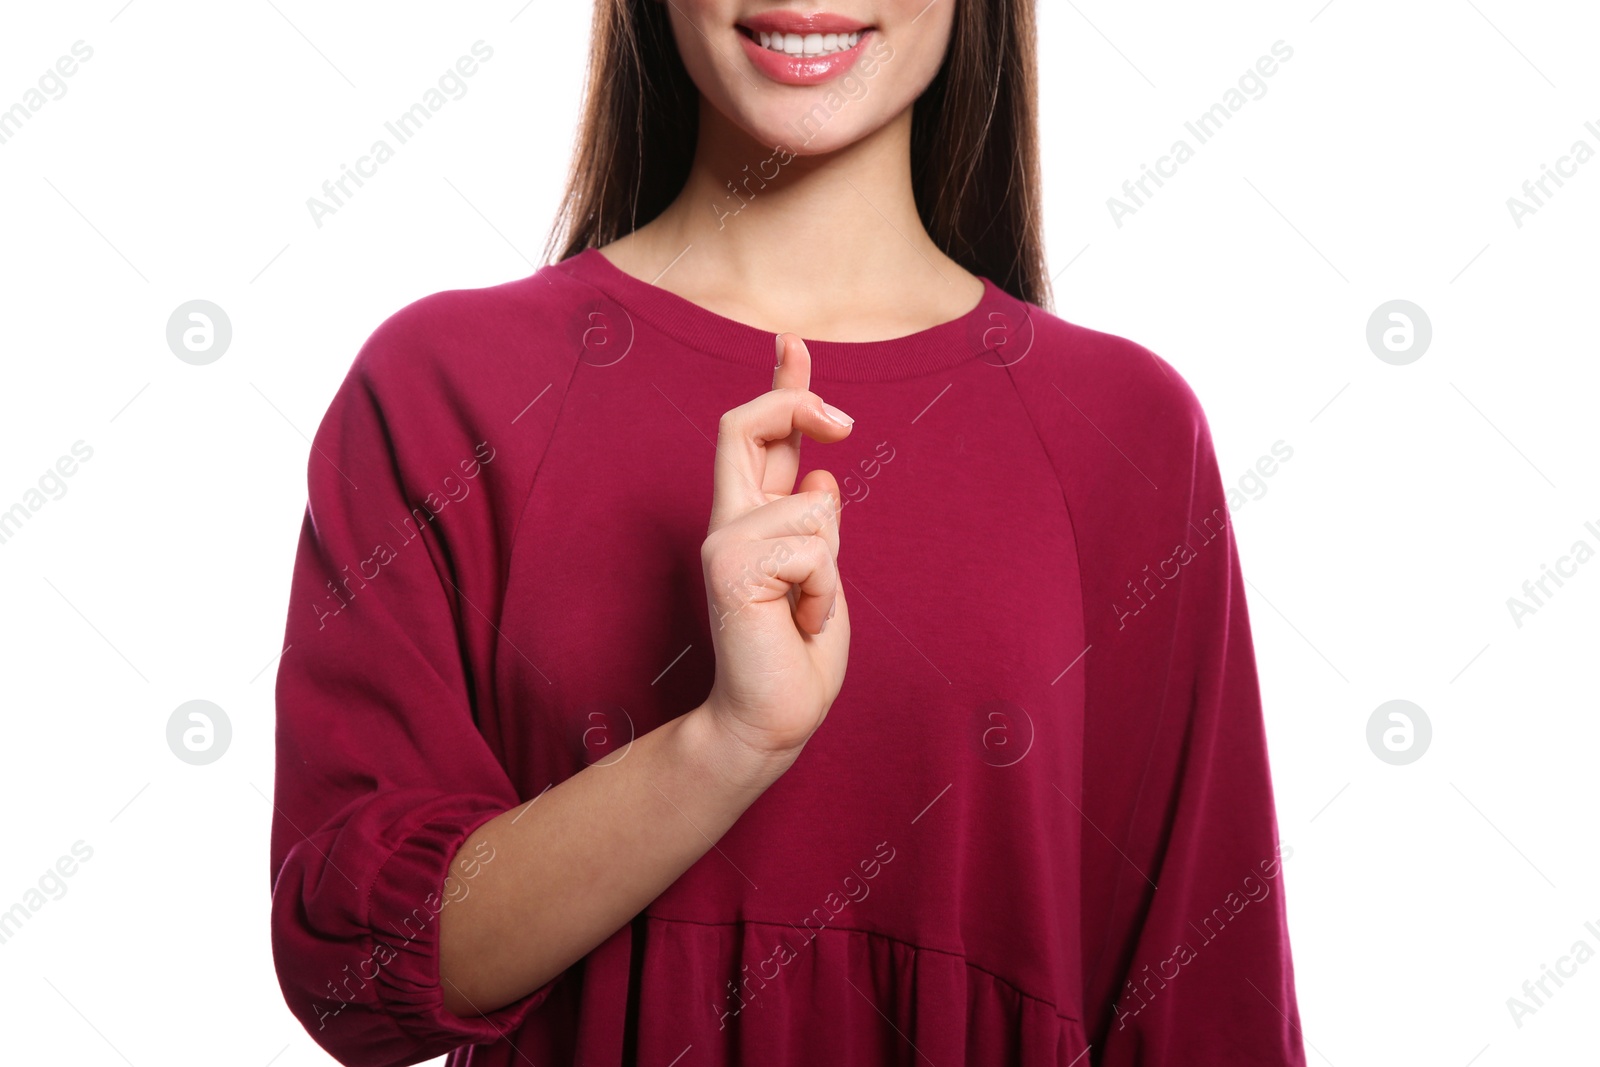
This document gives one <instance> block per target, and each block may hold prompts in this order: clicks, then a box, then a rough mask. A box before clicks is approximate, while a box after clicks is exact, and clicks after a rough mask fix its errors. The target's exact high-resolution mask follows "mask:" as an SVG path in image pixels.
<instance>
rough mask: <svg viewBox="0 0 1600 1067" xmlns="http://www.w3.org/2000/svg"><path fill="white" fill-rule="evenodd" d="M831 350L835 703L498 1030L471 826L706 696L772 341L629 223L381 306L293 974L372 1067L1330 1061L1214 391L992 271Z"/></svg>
mask: <svg viewBox="0 0 1600 1067" xmlns="http://www.w3.org/2000/svg"><path fill="white" fill-rule="evenodd" d="M807 345H808V346H809V348H810V351H811V358H812V389H813V391H815V392H817V393H818V394H820V395H821V396H822V397H823V399H825V400H827V401H829V402H830V403H832V404H834V405H836V406H838V407H840V408H843V409H844V410H845V411H847V412H849V413H850V414H851V415H852V416H854V418H855V429H854V432H853V433H852V434H851V435H850V437H849V438H848V439H847V440H845V441H843V442H840V443H837V444H832V445H822V444H819V443H817V442H815V441H810V440H807V441H806V442H805V443H804V445H803V446H802V448H801V461H800V473H801V475H804V474H805V472H806V471H808V470H811V469H813V468H817V467H822V468H825V469H827V470H830V471H832V472H833V473H834V475H835V476H836V477H837V478H838V480H839V484H840V487H841V490H842V493H843V495H844V497H845V515H844V519H845V521H844V524H843V536H842V542H841V548H840V553H839V565H840V571H841V573H842V575H843V576H844V578H845V581H846V582H847V587H846V589H847V595H848V596H849V597H850V600H851V605H852V607H851V612H850V615H851V629H852V633H851V647H850V663H849V669H848V673H847V675H846V677H845V680H844V687H843V690H842V692H841V693H840V694H839V698H838V700H837V701H836V702H835V703H834V705H833V707H832V710H831V711H830V712H829V714H828V717H827V721H826V722H824V723H823V724H822V726H821V728H820V729H819V730H818V731H817V732H816V734H815V735H813V737H812V738H811V740H810V741H809V743H808V744H807V745H806V747H805V750H804V751H803V752H802V753H801V755H800V756H799V758H798V760H797V761H796V762H795V763H794V765H793V766H792V767H791V768H790V770H789V771H788V772H787V773H786V774H785V775H784V776H783V777H782V778H780V779H779V780H778V781H776V782H775V783H774V784H773V785H772V786H771V787H770V788H769V789H767V791H766V792H765V793H764V794H762V796H761V797H760V798H758V799H757V800H756V801H755V803H754V804H753V805H751V807H750V808H749V809H748V810H747V811H746V812H745V813H744V814H743V815H742V816H741V817H740V818H739V820H738V822H737V823H735V825H734V826H733V827H732V829H730V830H729V831H728V833H727V834H726V835H724V836H723V837H722V838H721V839H720V840H719V841H718V842H717V846H716V848H714V849H711V850H708V851H707V852H706V854H705V855H704V856H703V857H702V858H701V859H700V860H699V861H698V862H696V863H695V864H694V865H693V866H692V867H690V868H689V870H688V871H687V872H685V874H684V875H683V876H682V877H681V878H679V879H678V880H677V882H676V883H674V884H673V885H672V886H671V887H670V888H668V889H667V890H666V891H665V892H664V893H662V894H661V896H660V897H658V898H657V899H656V900H655V901H653V902H652V903H651V904H650V905H649V907H647V908H646V909H645V910H644V911H643V912H642V913H640V914H639V915H638V916H637V917H636V918H634V919H633V920H632V921H631V922H630V923H628V924H627V925H626V926H624V927H622V928H621V929H620V930H618V931H616V933H615V934H613V935H612V936H611V937H610V938H609V939H607V940H606V941H605V942H604V943H602V944H601V945H599V946H598V947H596V948H595V949H594V950H593V951H592V952H590V953H589V955H587V956H586V957H584V958H583V959H582V960H580V961H579V962H578V963H576V964H574V965H573V966H572V967H570V968H569V969H568V970H567V971H566V972H564V973H563V974H561V975H559V976H558V977H556V978H555V979H553V980H552V981H551V982H550V983H548V984H547V985H545V986H542V987H541V988H539V989H537V990H534V991H532V992H531V993H529V994H528V995H527V996H525V997H523V998H522V999H521V1000H518V1001H516V1002H514V1003H512V1004H509V1005H506V1006H505V1007H502V1008H500V1009H498V1010H496V1011H493V1012H490V1013H489V1014H488V1015H486V1016H473V1017H471V1018H463V1017H459V1016H456V1015H454V1014H452V1013H451V1012H449V1011H448V1010H446V1009H445V1008H444V1007H443V1005H442V996H441V992H440V984H439V958H438V931H439V913H440V911H441V910H442V908H444V907H447V906H449V905H450V904H451V903H453V902H458V901H460V900H461V899H464V897H465V896H466V895H467V894H469V893H470V892H471V888H472V878H473V877H476V876H481V874H482V872H483V871H484V870H485V869H487V868H489V867H490V866H492V864H493V862H494V850H493V847H492V845H491V846H489V847H486V848H480V849H479V850H478V852H477V853H476V854H466V855H463V856H461V857H460V858H459V860H458V861H457V862H456V864H455V866H454V868H453V869H452V868H451V860H452V858H453V857H456V853H457V851H458V849H459V848H460V847H461V845H462V843H463V842H464V840H465V839H466V838H467V836H468V835H469V834H471V833H472V831H473V830H474V829H476V828H477V827H478V826H479V825H481V824H482V823H484V822H486V821H488V820H489V819H491V818H493V817H494V816H496V815H498V814H500V813H501V812H503V811H506V810H508V809H510V808H512V807H514V806H516V805H518V804H519V803H522V802H525V801H529V800H532V799H533V798H535V797H537V796H538V795H539V794H540V793H541V792H542V791H543V790H545V789H547V788H549V787H551V786H552V785H554V784H557V783H560V782H561V781H563V780H564V779H566V778H568V777H569V776H571V775H572V774H574V773H576V772H578V771H580V770H582V769H583V768H584V767H585V766H587V765H588V764H590V763H593V762H597V761H600V760H605V759H608V758H614V754H615V753H617V752H618V751H619V750H620V748H621V746H622V745H625V744H626V743H627V742H628V740H629V739H630V738H632V737H636V736H639V735H642V734H644V733H646V732H648V731H650V730H652V729H654V728H656V727H657V726H660V725H661V724H662V723H664V722H666V721H667V720H669V719H671V718H672V717H674V716H676V715H680V714H683V713H684V712H686V711H688V710H689V709H691V708H693V707H695V706H696V705H698V704H699V703H701V702H702V701H703V700H704V699H705V697H706V695H707V693H708V692H709V690H710V687H711V683H712V680H713V677H714V654H713V646H712V641H711V629H710V622H709V620H708V613H707V604H706V597H705V592H704V586H703V580H702V575H701V564H700V546H701V542H702V541H703V539H704V537H705V531H706V523H707V519H708V517H709V515H710V509H711V493H712V460H713V454H714V444H713V443H714V441H715V439H716V436H717V424H718V420H719V419H720V417H721V416H722V414H723V412H725V411H727V410H728V409H729V408H732V407H735V406H737V405H739V404H742V403H744V402H746V401H748V400H749V399H751V398H752V397H754V396H756V395H757V394H759V393H760V392H762V391H764V390H766V389H769V388H770V387H771V381H772V369H773V368H772V365H773V348H774V346H773V336H772V334H770V333H767V332H764V331H761V330H757V329H755V328H753V327H750V326H747V325H744V324H742V323H738V322H734V321H732V320H730V319H727V318H724V317H722V316H720V315H717V314H715V313H713V312H711V311H709V310H707V309H705V308H702V307H700V306H698V305H696V304H693V303H691V302H689V301H687V300H685V299H683V298H682V297H679V296H677V295H675V294H673V293H671V292H669V291H668V290H665V289H662V288H659V287H656V286H654V285H651V284H649V283H647V282H645V281H642V280H640V279H636V278H634V277H632V276H631V275H628V274H626V273H624V272H623V271H622V270H620V269H619V268H617V267H616V266H614V265H613V264H612V263H611V262H610V261H609V260H607V259H606V258H605V257H604V256H603V255H602V254H601V253H599V252H598V251H595V250H593V249H591V250H589V251H586V252H583V253H581V254H579V255H577V256H574V257H572V258H570V259H568V260H565V261H563V262H561V263H558V264H555V265H552V266H547V267H545V268H543V269H541V270H539V271H538V272H537V273H535V274H533V275H532V276H530V277H527V278H523V279H521V280H519V281H513V282H508V283H505V284H502V285H496V286H492V287H488V288H482V289H472V290H456V291H449V292H441V293H436V294H434V295H432V296H428V297H426V298H424V299H421V300H419V301H417V302H415V303H413V304H411V305H410V306H408V307H406V308H404V309H403V310H401V311H399V312H398V313H397V314H395V315H393V316H392V317H390V318H389V319H388V320H387V321H385V322H384V323H383V324H382V325H380V326H379V327H378V329H377V330H376V331H375V332H374V333H373V334H372V336H371V338H370V339H369V340H368V341H367V343H366V344H365V345H364V346H363V347H362V349H361V351H360V352H359V353H358V354H357V356H356V358H355V360H354V363H353V364H352V366H351V368H350V371H349V374H348V376H347V377H346V378H345V380H344V382H343V384H342V386H341V387H340V389H339V390H338V393H337V394H336V395H335V397H334V398H333V401H332V403H331V405H330V406H329V408H328V412H327V414H326V416H325V417H324V418H323V420H322V423H321V425H320V427H319V428H318V430H317V434H316V438H315V441H314V445H313V449H312V452H311V455H310V459H309V466H308V471H307V477H308V483H309V506H308V508H307V511H306V516H305V521H304V524H303V527H302V530H301V534H300V541H299V548H298V556H297V558H296V561H295V566H294V574H293V580H292V587H291V592H290V598H289V612H288V628H287V635H286V639H285V645H286V646H287V650H286V651H285V652H284V654H283V657H282V660H281V661H280V664H279V668H278V676H277V781H276V796H275V804H276V814H275V817H274V821H273V825H272V849H271V853H272V854H271V863H272V944H273V954H274V959H275V962H276V967H277V972H278V977H279V980H280V983H281V985H282V988H283V993H284V996H285V998H286V1000H287V1002H288V1005H289V1008H290V1010H291V1011H292V1012H293V1013H294V1014H295V1016H296V1017H298V1018H299V1019H300V1021H301V1022H302V1023H303V1024H304V1025H305V1027H306V1029H307V1030H308V1031H309V1033H310V1034H311V1036H312V1037H313V1038H314V1039H315V1040H316V1042H317V1043H318V1044H319V1045H321V1046H322V1047H323V1048H324V1049H326V1050H327V1051H328V1052H329V1053H330V1054H332V1055H333V1056H334V1057H335V1058H336V1059H338V1060H339V1061H340V1062H341V1063H345V1064H371V1065H399V1064H410V1063H416V1062H418V1061H420V1060H424V1059H427V1058H430V1057H435V1056H439V1055H441V1054H444V1053H447V1052H449V1053H450V1054H451V1055H450V1060H449V1062H450V1063H451V1064H452V1067H459V1065H463V1064H473V1065H496V1067H498V1065H508V1067H509V1065H514V1064H517V1065H527V1064H533V1065H536V1067H555V1065H560V1064H583V1065H586V1067H600V1065H613V1064H624V1063H629V1064H631V1063H635V1062H637V1063H640V1064H648V1065H652V1067H668V1065H669V1064H679V1065H681V1067H689V1065H695V1067H703V1065H720V1064H738V1063H743V1064H756V1065H773V1067H785V1065H801V1064H805V1065H812V1064H827V1065H830V1067H845V1065H862V1067H865V1065H869V1064H870V1065H878V1064H907V1065H910V1064H922V1065H926V1064H933V1065H936V1067H955V1065H959V1064H964V1063H965V1064H985V1065H988V1064H996V1065H998V1064H1019V1065H1025V1067H1069V1065H1074V1064H1078V1065H1088V1064H1097V1065H1098V1064H1104V1065H1117V1067H1123V1065H1130V1067H1131V1065H1139V1067H1213V1065H1214V1067H1222V1065H1227V1067H1258V1065H1259V1067H1268V1065H1271V1067H1282V1065H1286V1064H1290V1065H1298V1064H1303V1063H1304V1054H1303V1051H1302V1048H1301V1039H1300V1036H1299V1021H1298V1019H1299V1017H1298V1011H1297V1009H1296V1002H1295V992H1294V980H1293V968H1292V964H1291V958H1290V950H1289V940H1288V934H1287V927H1286V921H1285V908H1284V888H1283V883H1284V876H1283V863H1282V861H1283V860H1284V859H1286V858H1287V856H1288V852H1289V850H1287V849H1284V850H1282V852H1281V853H1280V850H1279V845H1278V838H1277V824H1276V821H1275V816H1274V809H1273V800H1272V786H1271V781H1270V776H1269V770H1268V762H1267V750H1266V743H1265V735H1264V730H1263V723H1262V712H1261V705H1260V696H1259V690H1258V686H1257V679H1256V670H1255V661H1254V653H1253V650H1252V647H1251V641H1250V627H1249V621H1248V618H1247V615H1246V611H1245V597H1244V585H1243V579H1242V578H1241V575H1240V571H1239V562H1238V555H1237V551H1236V547H1235V541H1234V536H1233V530H1232V527H1231V525H1230V523H1229V515H1228V508H1227V504H1226V502H1225V497H1224V490H1223V486H1222V483H1221V479H1220V478H1219V477H1218V472H1217V465H1216V459H1215V456H1214V453H1213V449H1212V443H1211V438H1210V434H1209V431H1208V429H1207V426H1206V421H1205V417H1204V415H1203V414H1202V411H1201V408H1200V406H1199V404H1198V402H1197V401H1196V399H1195V396H1194V394H1193V393H1192V392H1191V391H1190V389H1189V387H1188V386H1187V384H1186V383H1185V382H1184V381H1183V379H1182V378H1180V377H1179V375H1178V374H1177V372H1176V371H1174V370H1173V368H1172V367H1171V366H1169V365H1168V364H1167V363H1166V362H1164V361H1163V360H1162V359H1160V358H1159V357H1157V356H1156V355H1155V354H1154V353H1152V352H1150V351H1149V350H1148V349H1146V348H1144V347H1141V346H1140V345H1138V344H1136V343H1134V342H1132V341H1128V340H1124V339H1122V338H1119V337H1116V336H1113V335H1110V334H1106V333H1101V332H1097V331H1094V330H1090V329H1086V328H1084V327H1082V326H1076V325H1073V324H1072V323H1069V322H1066V321H1064V320H1063V319H1061V318H1058V317H1056V316H1054V315H1051V314H1049V313H1047V312H1045V311H1043V310H1041V309H1040V308H1039V307H1037V306H1034V305H1031V304H1027V303H1024V302H1021V301H1019V300H1017V299H1015V298H1014V297H1012V296H1010V295H1008V294H1007V293H1006V292H1004V291H1003V290H1001V289H1000V288H999V287H997V286H996V285H994V284H993V283H992V282H990V281H985V292H984V295H983V298H982V300H981V302H980V303H979V304H978V305H977V307H976V308H974V309H973V310H972V311H971V312H969V313H968V314H966V315H964V316H962V317H960V318H958V319H954V320H952V321H949V322H946V323H943V324H941V325H938V326H934V327H932V328H930V329H926V330H923V331H920V332H918V333H915V334H911V335H909V336H906V337H901V338H897V339H894V340H889V341H874V342H832V341H809V340H808V341H807ZM447 876H448V877H447ZM679 1057H681V1059H680V1058H679Z"/></svg>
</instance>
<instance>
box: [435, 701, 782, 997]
mask: <svg viewBox="0 0 1600 1067" xmlns="http://www.w3.org/2000/svg"><path fill="white" fill-rule="evenodd" d="M792 762H793V756H790V757H788V758H786V759H778V758H773V757H763V756H760V755H758V754H757V753H755V752H753V751H752V750H750V749H748V748H747V747H745V746H744V745H743V743H742V742H740V741H739V740H738V739H737V738H735V737H733V736H732V735H730V734H728V733H726V731H725V730H724V729H723V728H722V727H721V726H719V725H717V722H716V719H715V717H714V716H713V715H711V714H710V713H709V712H708V711H707V709H706V708H705V706H703V705H702V706H701V707H698V708H696V709H694V710H693V711H691V712H689V713H687V714H685V715H682V716H679V717H678V718H675V719H672V720H671V721H669V722H667V723H665V724H663V725H662V726H660V727H658V728H657V729H655V730H652V731H650V732H649V733H647V734H645V735H643V736H642V737H638V738H635V739H634V741H633V742H632V743H631V744H630V745H629V746H628V747H627V748H626V749H624V750H622V752H621V753H620V754H619V756H618V757H616V758H614V759H610V760H607V761H606V762H605V763H602V764H595V765H593V766H590V767H586V768H584V769H583V770H582V771H580V772H578V773H577V774H575V775H573V776H572V777H571V778H568V779H567V780H566V781H564V782H562V783H561V784H560V785H557V786H554V787H552V788H550V789H548V790H546V791H545V792H544V794H543V795H542V796H540V797H538V798H537V800H535V801H534V802H532V803H529V804H519V805H518V806H517V807H515V808H513V809H511V810H510V811H507V812H504V813H502V814H500V815H497V816H496V817H495V818H493V819H490V820H489V821H488V822H487V823H484V824H483V825H482V826H481V827H479V828H478V829H477V830H476V831H474V832H473V833H472V834H471V835H470V836H469V837H468V838H467V839H466V841H465V842H464V843H463V844H462V847H461V849H460V851H459V852H458V853H457V856H458V857H464V856H469V855H476V856H480V857H481V856H482V855H484V854H485V852H484V849H483V845H484V843H487V845H488V847H489V848H492V849H493V851H492V853H488V854H489V855H492V856H493V861H492V862H488V863H485V864H484V865H482V866H481V867H479V868H477V869H476V870H475V872H474V874H473V877H472V878H471V881H470V883H468V886H469V888H468V891H467V892H466V893H465V894H464V895H462V896H461V897H460V898H459V899H456V900H451V901H450V902H449V904H448V906H446V907H444V908H443V909H442V910H441V911H440V913H439V976H440V984H441V986H442V988H443V993H444V1004H445V1007H447V1008H448V1009H449V1010H450V1011H452V1012H454V1013H456V1014H457V1015H472V1014H480V1013H485V1012H489V1011H493V1010H494V1009H496V1008H500V1007H503V1006H505V1005H506V1004H509V1003H511V1002H512V1001H515V1000H517V999H519V998H521V997H523V996H526V995H527V994H528V993H530V992H532V991H533V990H535V989H537V988H539V987H540V986H541V985H543V984H545V983H546V982H548V981H549V980H550V979H552V978H554V977H555V976H556V975H558V974H560V973H561V972H562V971H564V970H565V969H566V968H567V967H569V966H571V965H572V964H573V963H574V962H576V961H577V960H579V959H580V958H582V957H583V956H584V955H586V954H587V953H588V952H589V951H590V950H591V949H593V948H595V947H596V946H597V945H599V944H600V943H601V942H603V941H605V940H606V939H607V938H608V937H610V936H611V935H612V934H613V933H615V932H616V931H617V930H619V929H621V928H622V927H623V926H624V925H626V924H627V923H628V921H629V920H631V919H632V918H633V917H634V916H635V915H637V914H638V913H639V912H640V911H642V910H644V908H645V906H646V905H648V904H649V903H650V902H651V901H652V900H654V899H655V898H656V897H657V896H659V895H660V894H661V893H662V891H663V890H665V889H666V888H667V887H668V886H670V885H671V884H672V883H673V882H674V881H676V880H677V878H678V876H679V875H681V874H682V873H683V872H684V871H685V870H687V869H688V868H689V867H690V866H691V865H692V864H693V863H694V862H695V861H696V860H697V859H699V858H700V857H701V856H702V855H704V854H705V853H706V852H707V851H708V850H709V849H710V848H711V846H712V844H713V843H714V842H715V841H716V840H717V839H718V838H720V837H721V836H722V835H723V834H724V833H726V832H727V830H728V828H729V827H730V826H732V825H733V823H734V821H735V820H737V819H738V818H739V816H740V815H741V814H743V812H744V810H745V809H746V808H747V807H749V806H750V804H751V803H753V802H754V801H755V799H756V798H757V797H759V796H760V795H761V794H762V792H764V791H765V790H766V788H767V786H769V785H771V784H772V782H773V781H775V780H776V779H777V778H778V777H779V776H780V775H782V774H783V772H784V771H785V770H787V769H788V766H789V764H790V763H792ZM455 869H456V864H455V863H454V862H452V865H451V870H452V872H453V871H455Z"/></svg>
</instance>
